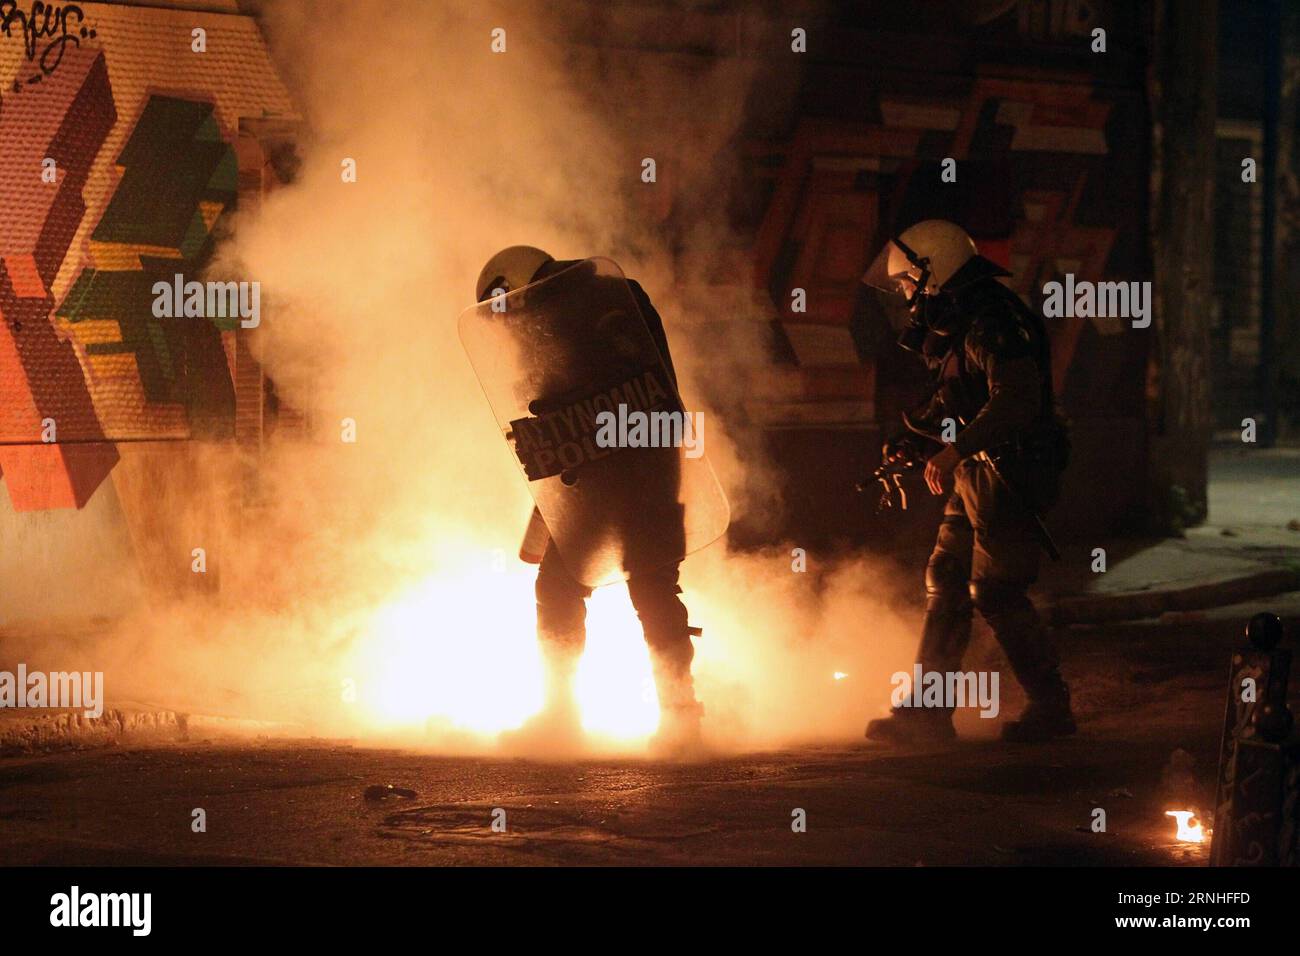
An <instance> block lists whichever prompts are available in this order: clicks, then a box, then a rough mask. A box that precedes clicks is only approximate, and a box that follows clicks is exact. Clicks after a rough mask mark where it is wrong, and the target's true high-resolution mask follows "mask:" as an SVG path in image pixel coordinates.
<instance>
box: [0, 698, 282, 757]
mask: <svg viewBox="0 0 1300 956" xmlns="http://www.w3.org/2000/svg"><path fill="white" fill-rule="evenodd" d="M290 730H291V728H289V727H288V725H285V724H277V723H271V722H267V721H259V720H247V719H243V718H237V717H214V716H209V715H202V714H185V713H182V712H180V711H175V710H132V709H116V708H110V709H106V710H105V711H104V713H103V714H102V715H100V716H99V717H87V716H85V715H84V714H83V713H82V712H81V711H62V710H61V711H35V712H32V713H30V714H27V713H24V714H21V715H19V714H18V713H17V712H15V711H9V712H8V713H7V714H5V713H4V712H0V757H13V756H20V755H22V756H25V755H32V754H40V753H50V752H53V751H58V750H80V749H88V748H92V747H112V746H116V745H120V744H159V743H180V742H182V741H185V740H190V739H193V738H195V737H243V738H249V737H256V736H270V735H276V734H281V735H282V734H285V733H288V732H290Z"/></svg>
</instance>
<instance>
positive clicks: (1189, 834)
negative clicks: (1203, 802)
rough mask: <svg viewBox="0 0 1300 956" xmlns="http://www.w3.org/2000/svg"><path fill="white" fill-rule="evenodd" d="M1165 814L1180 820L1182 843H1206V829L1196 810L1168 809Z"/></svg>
mask: <svg viewBox="0 0 1300 956" xmlns="http://www.w3.org/2000/svg"><path fill="white" fill-rule="evenodd" d="M1165 816H1167V817H1173V818H1174V819H1175V820H1176V821H1177V822H1178V833H1177V834H1176V836H1177V838H1178V840H1179V841H1180V842H1182V843H1204V842H1205V831H1204V829H1203V828H1202V826H1201V821H1200V819H1199V818H1198V817H1197V816H1196V811H1195V810H1166V811H1165Z"/></svg>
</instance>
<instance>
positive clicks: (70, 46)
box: [0, 2, 292, 510]
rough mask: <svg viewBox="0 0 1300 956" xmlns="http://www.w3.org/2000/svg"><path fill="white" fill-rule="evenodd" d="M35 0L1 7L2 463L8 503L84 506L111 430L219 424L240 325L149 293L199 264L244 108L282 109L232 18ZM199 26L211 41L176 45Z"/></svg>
mask: <svg viewBox="0 0 1300 956" xmlns="http://www.w3.org/2000/svg"><path fill="white" fill-rule="evenodd" d="M83 8H84V10H83ZM43 10H44V14H43V16H44V19H41V18H38V17H37V16H36V15H35V13H34V12H33V11H32V10H28V11H26V13H25V14H24V13H23V12H22V11H21V10H20V9H19V8H18V7H17V6H16V5H15V4H13V3H10V2H5V3H4V4H0V22H3V23H5V24H6V25H7V26H8V27H9V28H10V29H9V32H8V33H7V34H6V32H5V29H4V28H2V27H0V81H3V85H0V89H2V90H4V91H5V92H4V93H3V95H0V203H2V204H3V205H2V206H0V320H2V321H0V475H2V476H3V478H4V482H5V485H6V488H7V491H8V494H9V497H10V500H11V502H12V504H13V506H14V508H15V509H17V510H34V509H43V508H56V507H81V506H82V505H83V504H84V503H85V502H86V501H87V500H88V498H89V497H90V495H91V494H92V493H93V492H94V491H95V489H96V488H97V487H99V485H100V484H101V483H102V482H103V480H104V479H105V478H106V477H107V475H108V474H109V473H110V471H111V470H112V469H113V467H114V465H115V464H116V463H117V461H118V449H117V447H116V443H118V442H121V441H126V440H145V439H186V438H196V437H198V438H226V437H229V436H230V435H231V434H232V431H233V419H234V408H235V391H234V380H235V370H234V359H235V354H236V348H235V340H234V336H235V327H236V325H237V320H233V319H232V320H225V319H216V320H208V319H203V318H177V319H166V318H163V319H159V318H156V317H155V316H154V314H153V309H152V304H153V301H154V298H155V296H154V294H153V292H152V287H153V285H154V283H155V282H157V281H158V280H159V279H162V278H166V279H169V280H170V279H171V278H172V277H173V276H174V275H176V274H184V275H186V276H194V277H196V278H197V277H198V276H199V275H201V273H202V271H203V269H204V267H205V266H206V264H207V263H208V261H209V259H210V258H211V254H212V251H213V248H214V243H215V237H216V236H217V234H218V233H219V231H220V229H221V227H222V221H223V217H226V216H228V215H229V213H230V212H231V210H232V209H233V208H234V206H235V203H236V200H237V196H238V192H239V165H238V160H237V153H236V149H235V147H234V144H235V141H236V138H237V137H238V136H239V129H240V119H241V118H243V117H258V118H260V117H264V116H276V115H279V116H291V115H292V107H291V104H290V103H289V102H288V98H287V94H286V93H285V91H284V89H283V86H282V85H281V84H280V82H279V79H278V77H277V76H276V75H275V71H274V68H273V67H272V66H271V63H270V59H269V56H268V54H267V51H266V49H265V46H264V44H263V42H262V38H261V36H260V34H259V33H258V31H257V27H256V25H255V24H254V23H253V21H252V20H251V19H249V18H247V17H242V16H233V15H223V14H196V13H193V12H184V11H175V10H167V9H143V8H129V9H128V8H121V7H112V6H109V5H106V4H84V5H81V6H80V7H74V6H72V5H64V6H63V7H60V8H58V10H55V8H54V5H48V4H47V5H44V7H43ZM45 14H48V16H45ZM196 25H197V26H202V27H203V28H204V29H205V30H206V31H207V33H208V35H209V37H210V38H211V44H210V49H211V51H212V52H200V51H195V50H194V49H192V48H191V45H190V38H191V32H192V30H193V29H194V28H195V27H196ZM65 28H66V30H67V31H70V32H67V33H66V36H65ZM19 33H21V34H22V40H21V41H20V40H19V38H18V34H19ZM6 35H7V36H8V37H9V38H10V39H11V40H12V41H13V42H4V39H5V36H6ZM33 44H36V45H35V46H33ZM42 50H44V51H45V52H44V53H42V52H41V51H42ZM55 50H57V57H56V55H55V53H54V52H53V51H55ZM56 67H57V68H56Z"/></svg>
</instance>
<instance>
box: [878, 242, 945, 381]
mask: <svg viewBox="0 0 1300 956" xmlns="http://www.w3.org/2000/svg"><path fill="white" fill-rule="evenodd" d="M890 241H891V242H893V243H894V245H895V246H897V247H898V248H899V249H901V250H902V252H903V255H905V256H907V261H908V262H909V263H911V265H912V272H915V273H916V274H915V275H913V274H912V273H911V272H909V273H908V275H907V278H906V281H907V282H910V283H912V291H911V293H910V294H907V296H906V298H907V311H908V322H907V325H906V326H904V327H903V331H902V332H900V333H899V335H898V344H899V346H900V347H902V348H904V349H906V350H907V351H909V352H915V353H916V354H918V355H920V356H921V358H923V359H924V360H925V363H926V364H927V365H929V366H931V367H934V366H935V365H938V364H939V363H941V362H942V361H943V359H944V357H945V356H946V355H947V354H948V352H949V350H950V349H951V348H952V336H953V333H954V332H955V331H956V330H957V324H958V319H959V318H960V316H959V314H958V312H957V307H956V303H955V302H954V301H953V298H952V296H951V295H948V294H947V293H944V292H943V291H938V292H935V293H929V292H927V291H926V289H927V287H928V286H929V285H930V260H929V259H928V258H926V257H924V256H919V255H917V254H916V253H915V252H914V251H912V249H910V248H909V247H908V246H907V244H906V243H904V242H903V241H902V240H901V239H897V238H895V239H892V240H890ZM900 284H901V282H900Z"/></svg>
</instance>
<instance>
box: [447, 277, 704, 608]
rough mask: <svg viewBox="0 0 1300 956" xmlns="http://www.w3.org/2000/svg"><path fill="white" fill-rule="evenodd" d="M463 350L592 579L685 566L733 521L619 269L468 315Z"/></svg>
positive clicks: (536, 494)
mask: <svg viewBox="0 0 1300 956" xmlns="http://www.w3.org/2000/svg"><path fill="white" fill-rule="evenodd" d="M458 325H459V331H460V340H461V344H462V345H463V346H464V347H465V351H466V353H468V355H469V360H470V363H471V364H472V365H473V366H474V371H475V373H476V374H477V375H478V380H479V384H480V385H482V387H483V392H484V394H485V395H486V396H487V399H488V403H489V404H490V405H491V406H492V412H493V414H494V415H495V416H496V420H497V424H498V425H499V426H500V428H501V432H502V434H503V435H504V436H505V438H506V441H507V443H508V444H509V446H510V449H511V452H512V454H513V455H514V457H515V460H516V463H517V464H518V466H519V468H520V470H521V471H522V472H523V474H524V477H525V478H526V479H527V481H528V488H529V491H531V492H532V495H533V499H534V501H535V502H536V503H537V508H538V510H539V511H541V513H542V517H543V519H544V520H545V522H546V526H547V529H548V530H549V531H550V534H551V537H552V538H553V539H554V541H555V545H556V548H557V549H558V551H559V554H560V557H561V558H562V559H563V561H564V564H565V566H566V567H567V568H568V570H569V572H570V574H572V575H573V577H574V578H575V579H576V580H578V581H580V582H581V583H582V584H585V585H587V586H589V587H598V586H600V585H602V584H608V583H611V582H613V581H618V580H622V579H624V578H627V577H631V576H633V575H636V574H639V573H642V572H645V571H649V570H652V569H654V568H657V567H662V566H665V565H670V564H674V563H676V562H678V561H680V560H681V559H682V558H683V557H685V556H686V555H687V554H689V553H691V552H692V551H696V550H698V549H700V548H703V547H705V546H706V545H708V544H710V543H712V542H713V541H715V540H717V539H718V538H719V537H720V536H721V535H722V534H723V532H725V531H726V529H727V524H728V521H729V518H730V515H729V510H728V506H727V500H726V497H725V496H724V495H723V492H722V488H721V486H719V484H718V480H717V477H716V476H715V475H714V473H713V469H712V467H710V465H709V463H708V459H707V458H706V457H705V456H704V455H703V454H702V452H703V447H704V446H703V444H702V441H703V432H702V430H701V429H699V428H697V427H695V426H693V425H692V424H691V423H692V422H695V423H698V418H696V417H695V416H687V415H686V414H685V413H686V409H684V408H683V406H682V401H681V398H680V396H679V395H678V393H677V388H676V385H675V383H674V381H673V377H672V375H671V374H669V366H668V365H667V363H665V361H664V358H663V356H662V355H661V354H660V352H659V348H658V346H656V344H655V340H654V338H653V336H652V335H651V333H650V329H649V327H648V326H647V325H646V321H645V319H644V317H643V316H642V314H641V310H640V308H639V307H638V305H637V300H636V296H635V295H634V293H633V291H632V288H631V286H629V285H628V282H627V279H626V278H625V277H624V276H623V273H622V271H621V270H620V269H619V267H618V265H617V264H616V263H614V262H612V261H611V260H609V259H586V260H584V261H582V262H579V263H577V264H575V265H573V266H570V267H569V268H567V269H564V270H563V271H561V272H558V273H556V274H554V275H552V276H549V277H547V278H545V279H542V280H541V281H538V282H534V283H532V284H531V285H528V286H525V287H524V288H522V289H517V290H515V291H513V292H511V293H509V294H506V295H499V296H496V297H494V298H489V299H487V300H486V301H484V302H481V303H479V304H478V305H476V306H474V307H473V308H470V309H467V310H466V311H465V312H463V313H462V314H461V316H460V319H459V323H458Z"/></svg>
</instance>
